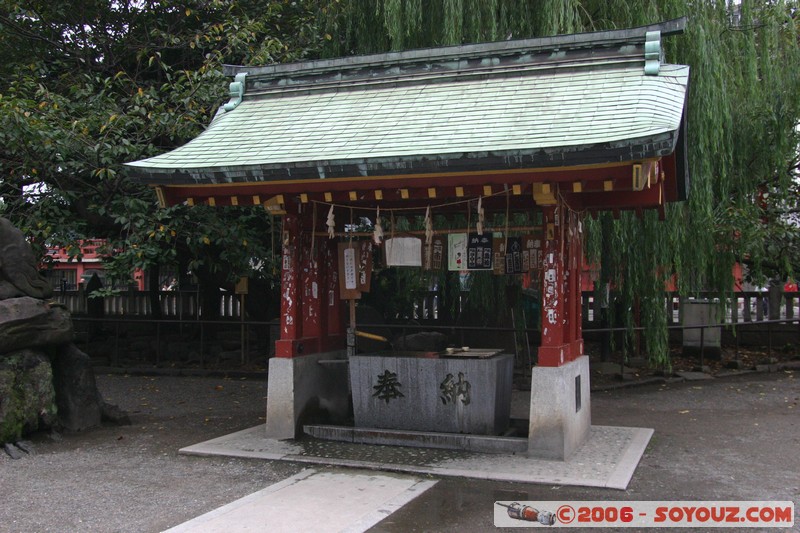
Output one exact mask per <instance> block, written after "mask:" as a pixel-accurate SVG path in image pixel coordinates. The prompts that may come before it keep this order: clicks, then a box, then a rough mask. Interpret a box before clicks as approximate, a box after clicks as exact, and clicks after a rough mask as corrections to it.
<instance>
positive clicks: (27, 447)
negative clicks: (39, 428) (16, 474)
mask: <svg viewBox="0 0 800 533" xmlns="http://www.w3.org/2000/svg"><path fill="white" fill-rule="evenodd" d="M14 446H16V447H17V448H19V449H20V450H22V451H23V452H25V453H27V454H28V455H33V454H34V449H33V443H32V442H31V441H29V440H20V441H17V442H15V443H14Z"/></svg>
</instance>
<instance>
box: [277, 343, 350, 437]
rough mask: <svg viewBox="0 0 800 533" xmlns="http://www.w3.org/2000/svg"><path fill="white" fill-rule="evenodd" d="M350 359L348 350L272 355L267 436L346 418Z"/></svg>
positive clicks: (290, 433)
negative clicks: (347, 353)
mask: <svg viewBox="0 0 800 533" xmlns="http://www.w3.org/2000/svg"><path fill="white" fill-rule="evenodd" d="M336 360H340V361H341V362H330V361H336ZM320 361H322V362H320ZM346 362H347V359H346V358H345V353H344V351H336V352H328V353H316V354H309V355H304V356H301V357H293V358H284V357H274V358H272V359H270V360H269V375H268V383H267V387H268V388H267V438H271V439H292V438H295V437H297V436H299V435H300V433H301V432H302V425H303V424H304V423H308V422H326V423H330V422H337V421H341V420H343V419H344V418H345V417H346V416H347V413H348V410H349V401H348V381H347V364H346Z"/></svg>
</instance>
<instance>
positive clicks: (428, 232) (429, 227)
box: [425, 206, 433, 244]
mask: <svg viewBox="0 0 800 533" xmlns="http://www.w3.org/2000/svg"><path fill="white" fill-rule="evenodd" d="M432 242H433V220H431V206H428V209H426V210H425V244H431V243H432Z"/></svg>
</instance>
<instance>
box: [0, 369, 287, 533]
mask: <svg viewBox="0 0 800 533" xmlns="http://www.w3.org/2000/svg"><path fill="white" fill-rule="evenodd" d="M97 381H98V387H99V388H100V390H101V391H102V392H103V395H104V397H105V398H106V400H107V401H108V402H110V403H116V404H118V405H119V406H120V407H121V408H122V409H125V410H127V411H128V413H129V415H130V416H131V421H132V422H133V424H132V425H130V426H119V427H102V428H100V429H96V430H92V431H87V432H83V433H76V434H71V435H64V436H63V438H61V439H58V440H53V439H52V438H51V437H50V436H48V435H36V436H34V437H33V438H32V439H31V442H32V443H33V446H34V450H35V454H34V455H33V456H29V457H25V458H23V459H20V460H17V461H14V460H11V459H10V458H9V457H8V456H7V455H6V454H4V453H0V488H1V489H0V490H2V493H3V504H2V506H0V531H3V532H26V533H29V532H51V531H52V532H60V533H61V532H69V531H75V532H78V531H80V532H83V531H102V532H111V531H131V532H133V531H136V532H145V531H161V530H163V529H166V528H169V527H172V526H174V525H177V524H179V523H182V522H184V521H186V520H188V519H190V518H194V517H195V516H197V515H199V514H202V513H204V512H206V511H209V510H211V509H213V508H216V507H218V506H220V505H223V504H225V503H228V502H230V501H233V500H235V499H237V498H240V497H242V496H245V495H247V494H250V493H252V492H255V491H256V490H259V489H262V488H264V487H265V486H267V485H270V484H272V483H274V482H276V481H279V480H282V479H285V478H286V477H288V476H291V475H293V474H295V473H297V472H299V471H300V470H301V469H302V467H301V466H300V465H292V464H288V463H280V462H264V461H248V460H235V459H220V458H199V457H187V456H182V455H178V449H179V448H181V447H184V446H188V445H190V444H195V443H197V442H200V441H203V440H207V439H211V438H214V437H218V436H221V435H225V434H227V433H231V432H233V431H236V430H239V429H245V428H248V427H252V426H254V425H256V424H258V423H263V422H264V418H263V417H264V411H265V408H264V406H265V405H266V382H265V381H258V380H229V379H221V378H220V379H215V378H193V377H146V376H122V375H100V376H97Z"/></svg>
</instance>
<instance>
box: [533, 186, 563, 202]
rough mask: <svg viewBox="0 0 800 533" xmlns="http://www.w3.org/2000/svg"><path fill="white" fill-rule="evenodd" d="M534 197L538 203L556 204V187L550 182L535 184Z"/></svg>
mask: <svg viewBox="0 0 800 533" xmlns="http://www.w3.org/2000/svg"><path fill="white" fill-rule="evenodd" d="M533 199H534V201H535V202H536V203H537V204H538V205H555V204H556V203H557V202H556V196H555V189H554V188H553V186H552V185H550V184H549V183H534V184H533Z"/></svg>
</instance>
